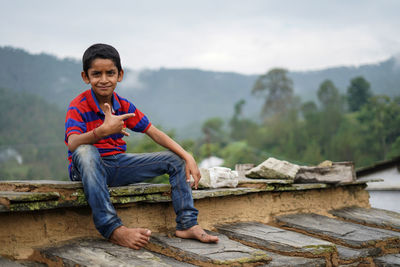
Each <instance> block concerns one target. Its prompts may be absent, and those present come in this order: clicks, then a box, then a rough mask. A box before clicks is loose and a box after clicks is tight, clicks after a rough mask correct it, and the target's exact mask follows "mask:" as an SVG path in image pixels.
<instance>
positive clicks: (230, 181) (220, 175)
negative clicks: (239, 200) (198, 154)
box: [199, 167, 239, 188]
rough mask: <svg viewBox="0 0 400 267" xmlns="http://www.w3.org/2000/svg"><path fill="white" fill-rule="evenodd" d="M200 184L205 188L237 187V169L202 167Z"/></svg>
mask: <svg viewBox="0 0 400 267" xmlns="http://www.w3.org/2000/svg"><path fill="white" fill-rule="evenodd" d="M200 173H201V179H200V182H199V185H200V186H201V187H204V188H221V187H236V186H237V185H238V183H239V175H238V173H237V171H232V170H231V169H229V168H225V167H212V168H208V169H205V168H200Z"/></svg>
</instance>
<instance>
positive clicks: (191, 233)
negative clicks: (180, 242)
mask: <svg viewBox="0 0 400 267" xmlns="http://www.w3.org/2000/svg"><path fill="white" fill-rule="evenodd" d="M175 235H176V236H177V237H180V238H192V239H197V240H199V241H201V242H204V243H217V242H218V240H219V238H218V237H217V236H214V235H209V234H207V233H206V232H205V231H204V230H203V228H201V227H200V225H195V226H193V227H191V228H189V229H186V230H176V232H175Z"/></svg>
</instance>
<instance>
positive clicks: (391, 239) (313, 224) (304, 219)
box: [276, 213, 400, 254]
mask: <svg viewBox="0 0 400 267" xmlns="http://www.w3.org/2000/svg"><path fill="white" fill-rule="evenodd" d="M276 221H277V222H278V224H279V225H281V226H282V227H285V228H290V229H293V230H295V231H300V232H304V233H307V234H311V235H314V236H318V237H320V238H322V239H325V240H330V241H332V242H335V243H337V244H341V245H344V246H346V247H352V248H380V249H382V253H384V254H386V253H397V252H398V251H399V250H400V233H398V232H394V231H390V230H385V229H378V228H373V227H368V226H364V225H360V224H355V223H350V222H344V221H342V220H337V219H333V218H329V217H326V216H322V215H318V214H304V213H303V214H291V215H283V216H278V217H276Z"/></svg>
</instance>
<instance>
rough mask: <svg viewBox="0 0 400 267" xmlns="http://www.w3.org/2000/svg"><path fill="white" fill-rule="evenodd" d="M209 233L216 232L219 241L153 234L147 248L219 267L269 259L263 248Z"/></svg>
mask: <svg viewBox="0 0 400 267" xmlns="http://www.w3.org/2000/svg"><path fill="white" fill-rule="evenodd" d="M209 233H210V234H213V235H217V236H218V237H219V242H218V243H212V244H209V243H207V244H206V243H201V242H199V241H197V240H191V239H181V238H177V237H169V236H167V235H165V234H153V235H152V237H151V239H150V244H149V245H148V246H147V248H149V249H150V250H152V251H155V252H158V253H162V254H164V255H166V256H169V257H174V258H175V259H177V260H180V261H186V262H189V263H193V264H195V265H199V266H220V265H224V264H225V265H232V266H241V265H243V264H246V266H258V265H260V263H267V262H269V261H270V260H271V258H270V257H269V256H268V254H267V253H266V252H265V251H263V250H260V249H254V248H251V247H248V246H245V245H242V244H241V243H239V242H236V241H233V240H230V239H229V238H228V237H227V236H225V235H222V234H219V233H213V232H209Z"/></svg>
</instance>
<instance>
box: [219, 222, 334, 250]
mask: <svg viewBox="0 0 400 267" xmlns="http://www.w3.org/2000/svg"><path fill="white" fill-rule="evenodd" d="M216 228H217V229H218V232H220V233H223V234H225V235H227V236H228V237H230V238H233V239H235V240H238V241H239V242H245V243H246V244H247V243H248V244H251V245H253V246H256V247H262V248H266V249H268V250H273V251H276V252H282V253H294V254H296V255H301V256H303V255H304V256H307V255H308V256H311V257H327V256H329V255H330V254H333V253H336V247H335V245H334V244H332V243H330V242H328V241H324V240H320V239H317V238H314V237H310V236H307V235H303V234H300V233H297V232H293V231H288V230H284V229H280V228H277V227H273V226H270V225H265V224H261V223H257V222H243V223H233V224H225V225H219V226H216Z"/></svg>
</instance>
